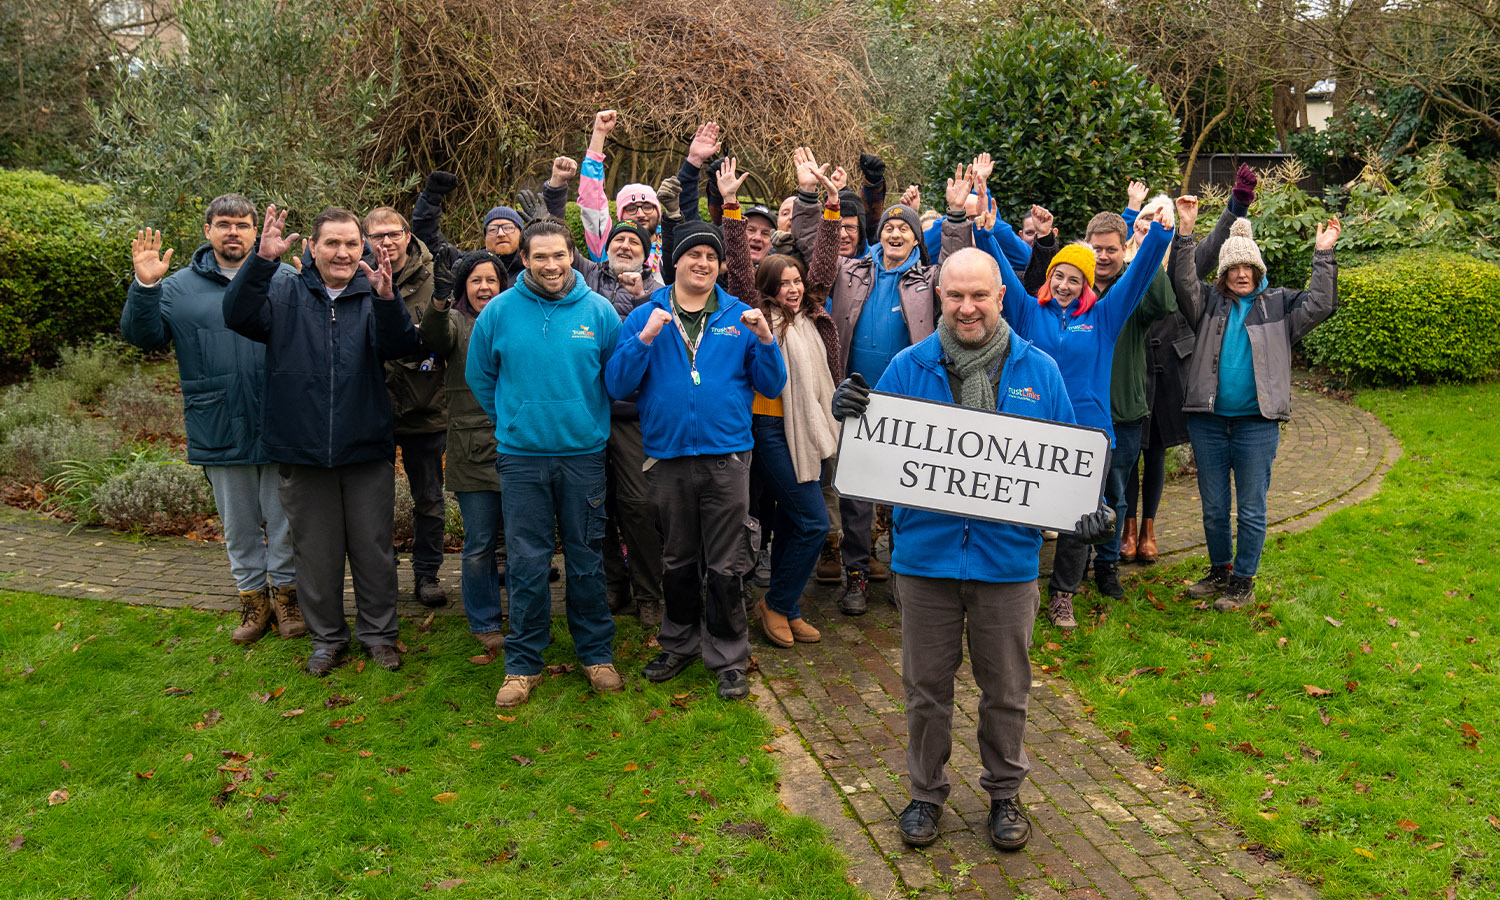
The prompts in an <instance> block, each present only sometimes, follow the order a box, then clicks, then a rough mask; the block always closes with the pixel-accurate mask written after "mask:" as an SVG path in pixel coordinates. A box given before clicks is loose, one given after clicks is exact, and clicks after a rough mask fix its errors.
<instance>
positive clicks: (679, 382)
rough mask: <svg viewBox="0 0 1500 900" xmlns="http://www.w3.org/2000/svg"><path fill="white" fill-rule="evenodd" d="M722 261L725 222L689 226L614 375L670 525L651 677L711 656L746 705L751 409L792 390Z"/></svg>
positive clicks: (626, 340) (763, 327)
mask: <svg viewBox="0 0 1500 900" xmlns="http://www.w3.org/2000/svg"><path fill="white" fill-rule="evenodd" d="M723 259H724V235H723V234H722V233H720V231H719V229H718V228H717V227H715V226H713V225H710V224H708V223H707V222H701V221H688V222H684V223H683V224H682V225H680V226H678V228H677V232H676V243H675V244H674V245H673V247H672V257H671V261H672V266H673V269H674V274H675V276H676V277H675V280H674V282H673V283H672V284H670V285H668V286H667V287H663V288H659V289H658V290H656V291H655V292H654V293H652V295H651V299H650V300H647V301H646V302H645V303H643V304H641V305H640V306H638V307H636V309H635V311H634V312H632V313H631V314H630V316H629V317H628V318H626V319H625V324H624V326H623V328H622V329H621V331H620V343H619V346H617V347H616V348H615V354H614V356H613V357H612V358H611V359H610V361H609V367H608V369H607V370H606V372H605V379H606V382H607V383H608V385H609V392H610V394H611V395H612V396H613V397H615V398H616V399H620V400H623V399H625V398H626V397H629V396H630V395H632V394H635V393H636V392H637V391H639V396H638V398H637V400H636V404H637V406H638V407H639V409H640V413H641V442H642V444H643V445H644V447H645V451H646V487H647V489H648V491H649V493H650V496H651V503H652V505H653V507H654V508H655V510H656V516H657V521H658V524H660V526H661V535H662V568H663V570H664V573H663V577H662V594H663V599H664V600H665V602H666V615H665V616H664V617H663V619H662V626H661V633H660V634H659V635H658V636H657V640H658V641H659V642H660V643H661V649H662V652H661V654H660V655H659V656H657V657H656V659H654V660H652V661H651V662H650V663H648V664H647V665H646V669H645V672H644V674H645V676H646V677H647V678H649V679H650V680H652V681H666V680H668V679H671V678H675V677H676V676H677V675H678V674H680V673H681V672H682V670H683V669H685V668H687V666H688V664H689V663H691V662H692V661H693V660H694V659H695V658H697V657H699V656H702V657H703V664H704V665H705V666H707V667H708V668H709V669H710V670H712V671H714V672H717V673H718V675H719V696H720V697H721V698H723V699H725V700H739V699H741V698H743V697H746V696H748V695H749V693H750V686H749V683H748V682H747V681H746V680H745V669H746V666H747V664H748V662H749V659H750V631H749V623H748V622H747V621H746V618H745V605H744V603H743V602H742V601H741V599H740V587H741V579H742V578H743V577H744V576H745V575H746V574H748V573H749V572H750V570H751V569H752V568H753V567H754V565H755V560H754V554H753V552H752V551H750V550H749V540H748V539H747V536H746V535H747V528H748V527H749V523H748V521H747V520H748V519H749V515H750V449H751V447H753V446H754V444H755V441H754V439H753V438H752V437H751V433H750V404H751V402H752V401H753V400H754V396H755V392H756V391H759V392H760V393H761V394H762V395H763V396H766V397H779V396H781V389H782V388H783V387H785V386H786V361H785V360H784V359H782V356H781V347H780V346H778V345H777V343H776V338H775V336H774V335H772V334H771V328H770V326H769V325H768V324H767V323H766V319H765V316H764V315H762V314H761V312H760V310H758V309H751V308H750V307H749V306H746V305H745V304H744V303H742V302H740V301H739V300H737V299H735V298H734V297H732V296H730V295H729V294H727V293H725V291H724V289H723V288H721V287H719V286H718V285H717V284H715V283H714V282H715V279H717V278H718V277H719V269H720V265H721V262H722V261H723ZM607 430H608V429H607V428H606V431H607Z"/></svg>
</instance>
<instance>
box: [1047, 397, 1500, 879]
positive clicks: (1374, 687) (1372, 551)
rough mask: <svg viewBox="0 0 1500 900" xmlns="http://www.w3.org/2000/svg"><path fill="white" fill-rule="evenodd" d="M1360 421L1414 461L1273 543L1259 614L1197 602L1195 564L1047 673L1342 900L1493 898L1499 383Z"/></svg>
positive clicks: (1055, 655) (1081, 636)
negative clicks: (1383, 430) (1383, 432)
mask: <svg viewBox="0 0 1500 900" xmlns="http://www.w3.org/2000/svg"><path fill="white" fill-rule="evenodd" d="M1358 402H1359V403H1360V404H1361V405H1362V406H1364V407H1365V408H1367V409H1369V410H1370V411H1371V412H1373V413H1374V414H1375V415H1376V416H1378V417H1379V418H1380V419H1381V421H1383V422H1385V423H1386V424H1387V425H1388V426H1389V427H1390V428H1391V430H1392V431H1393V432H1394V433H1395V434H1396V436H1397V438H1398V439H1399V440H1400V441H1401V443H1402V446H1403V450H1404V453H1405V455H1404V456H1403V458H1402V459H1401V460H1400V462H1399V463H1398V464H1397V465H1396V467H1395V469H1394V470H1393V471H1392V472H1391V473H1390V474H1389V475H1388V476H1387V477H1386V479H1385V482H1384V484H1383V485H1382V487H1381V489H1380V493H1379V495H1378V496H1377V497H1375V498H1374V499H1372V500H1369V501H1366V502H1365V503H1363V504H1362V505H1360V506H1357V507H1352V508H1349V509H1346V510H1343V511H1341V512H1338V513H1336V514H1334V515H1331V516H1329V517H1328V519H1326V520H1325V521H1324V522H1322V523H1321V524H1319V525H1318V526H1317V527H1316V528H1314V529H1312V530H1311V531H1309V532H1306V533H1303V534H1297V535H1291V536H1277V537H1275V538H1273V539H1272V541H1271V542H1270V543H1269V544H1268V546H1267V548H1266V554H1265V557H1264V560H1263V563H1262V568H1261V577H1259V578H1257V579H1256V581H1257V584H1256V593H1257V596H1258V598H1259V605H1257V606H1256V607H1254V608H1253V609H1247V610H1244V611H1241V612H1240V613H1239V614H1219V613H1215V612H1213V611H1212V610H1211V609H1208V610H1203V609H1198V608H1195V607H1194V604H1193V601H1190V600H1186V599H1183V598H1182V597H1181V590H1182V588H1183V586H1184V585H1185V584H1186V583H1187V582H1188V581H1190V580H1192V579H1194V578H1196V577H1198V575H1200V574H1201V571H1202V567H1203V562H1202V561H1201V560H1200V561H1198V562H1197V563H1195V564H1193V565H1185V566H1178V567H1175V568H1172V569H1168V570H1163V571H1161V572H1158V573H1153V574H1151V575H1148V576H1147V577H1146V578H1145V579H1143V580H1142V581H1141V582H1139V583H1137V584H1136V585H1135V586H1133V587H1132V588H1131V589H1130V591H1129V597H1128V599H1127V600H1126V601H1124V602H1123V603H1117V604H1116V605H1115V606H1114V608H1113V609H1112V610H1110V611H1109V612H1108V614H1107V615H1106V617H1105V619H1104V621H1103V622H1102V623H1098V622H1097V621H1093V620H1092V617H1090V621H1085V622H1084V623H1083V625H1084V627H1081V628H1080V629H1079V630H1078V632H1077V634H1076V635H1074V636H1073V637H1071V638H1067V639H1065V638H1064V637H1063V636H1062V634H1061V633H1060V632H1056V631H1052V632H1049V634H1050V636H1049V637H1041V638H1039V640H1042V641H1051V642H1054V643H1055V644H1060V645H1061V647H1060V649H1054V647H1053V645H1051V644H1048V645H1044V647H1043V649H1041V650H1039V651H1038V661H1039V662H1042V663H1047V664H1049V665H1058V664H1060V665H1061V673H1062V674H1064V675H1066V676H1067V677H1069V678H1070V679H1071V680H1072V681H1073V682H1074V683H1075V684H1076V685H1077V687H1078V688H1079V690H1080V691H1081V692H1082V693H1083V695H1084V697H1085V699H1086V701H1087V702H1088V703H1089V704H1091V705H1092V707H1093V708H1094V715H1095V717H1096V718H1097V720H1098V722H1099V724H1100V726H1101V727H1103V728H1104V729H1105V730H1106V731H1108V732H1110V733H1112V734H1115V735H1116V736H1117V738H1118V739H1120V740H1122V741H1124V742H1126V743H1128V744H1129V745H1130V746H1131V748H1132V749H1133V751H1134V752H1135V753H1136V755H1137V756H1139V757H1141V758H1142V759H1145V760H1148V761H1151V762H1153V763H1155V764H1156V765H1159V766H1161V767H1162V768H1163V769H1164V770H1165V774H1166V776H1167V777H1169V778H1172V779H1175V780H1179V781H1181V782H1184V783H1185V784H1187V785H1191V786H1194V787H1196V788H1197V789H1199V790H1201V791H1202V793H1203V794H1204V795H1206V796H1207V797H1208V798H1209V799H1210V800H1211V801H1212V802H1213V803H1214V804H1215V805H1216V806H1217V807H1218V808H1219V809H1220V810H1221V811H1222V812H1223V813H1224V814H1225V815H1226V816H1227V817H1228V818H1229V819H1230V820H1231V821H1233V822H1234V823H1235V824H1237V825H1239V826H1240V827H1241V828H1243V829H1244V830H1245V832H1246V833H1247V834H1248V835H1249V837H1250V839H1251V841H1254V842H1259V843H1261V844H1263V845H1264V846H1265V847H1266V848H1268V849H1269V850H1271V851H1272V852H1275V853H1281V854H1284V855H1285V863H1286V864H1287V865H1288V866H1290V867H1291V868H1292V869H1294V870H1296V871H1299V872H1302V873H1304V874H1306V875H1309V876H1313V877H1316V878H1319V879H1322V882H1323V887H1322V891H1323V894H1324V896H1325V897H1327V898H1330V900H1340V898H1354V897H1361V898H1363V897H1407V896H1410V897H1460V898H1468V897H1472V898H1493V897H1495V896H1497V894H1500V711H1497V707H1500V678H1497V675H1496V669H1497V666H1500V659H1497V650H1500V602H1497V601H1500V425H1497V421H1496V418H1495V416H1496V412H1495V411H1496V410H1497V409H1500V384H1485V385H1479V386H1472V387H1443V388H1431V389H1406V390H1382V391H1369V392H1366V393H1362V394H1361V395H1359V398H1358ZM1274 487H1275V485H1274V483H1273V485H1272V488H1273V489H1274ZM1091 608H1092V605H1091V604H1088V603H1086V604H1085V609H1091ZM1080 618H1084V617H1082V616H1081V617H1080Z"/></svg>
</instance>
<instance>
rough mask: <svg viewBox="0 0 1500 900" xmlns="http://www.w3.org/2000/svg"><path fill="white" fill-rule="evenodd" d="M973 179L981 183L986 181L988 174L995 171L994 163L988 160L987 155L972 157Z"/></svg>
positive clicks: (988, 156)
mask: <svg viewBox="0 0 1500 900" xmlns="http://www.w3.org/2000/svg"><path fill="white" fill-rule="evenodd" d="M973 167H974V177H975V178H976V179H977V180H978V181H979V182H981V183H983V182H985V181H988V180H989V177H990V173H991V172H993V171H995V161H994V160H992V159H990V155H989V154H988V153H981V154H979V155H978V156H976V157H974V164H973Z"/></svg>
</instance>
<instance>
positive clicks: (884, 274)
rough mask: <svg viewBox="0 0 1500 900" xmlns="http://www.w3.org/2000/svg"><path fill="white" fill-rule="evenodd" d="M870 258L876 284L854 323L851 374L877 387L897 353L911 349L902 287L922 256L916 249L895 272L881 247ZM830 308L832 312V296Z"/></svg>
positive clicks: (829, 300) (850, 359) (850, 354)
mask: <svg viewBox="0 0 1500 900" xmlns="http://www.w3.org/2000/svg"><path fill="white" fill-rule="evenodd" d="M869 256H870V258H871V259H873V260H874V261H875V265H874V267H873V271H874V272H875V283H874V284H873V285H871V286H870V296H869V297H867V298H865V305H864V306H863V307H861V308H860V311H859V320H858V321H857V322H855V323H854V333H853V334H852V335H850V336H849V363H848V371H850V372H858V373H859V374H861V375H863V376H864V377H865V381H867V382H869V383H870V384H874V383H875V382H877V381H879V380H880V376H881V375H883V374H885V367H886V366H888V365H890V364H891V360H892V359H894V358H895V356H896V354H897V353H900V352H901V351H902V350H905V349H906V348H907V347H910V346H911V330H910V329H908V328H907V327H906V317H905V316H903V315H902V313H901V288H900V285H901V276H902V275H904V274H906V273H907V272H908V271H910V269H911V267H912V266H914V265H916V264H917V261H918V260H919V259H920V258H921V254H919V253H917V252H916V251H915V250H913V251H912V253H911V254H910V255H909V256H907V257H906V261H905V262H903V263H901V265H899V266H897V267H896V268H894V269H886V267H885V263H884V262H883V260H884V249H883V248H882V247H881V246H880V245H879V244H876V245H874V246H872V247H871V248H870V249H869ZM933 259H937V257H935V256H934V257H933ZM828 306H829V309H830V311H832V308H833V296H832V294H830V295H829V298H828Z"/></svg>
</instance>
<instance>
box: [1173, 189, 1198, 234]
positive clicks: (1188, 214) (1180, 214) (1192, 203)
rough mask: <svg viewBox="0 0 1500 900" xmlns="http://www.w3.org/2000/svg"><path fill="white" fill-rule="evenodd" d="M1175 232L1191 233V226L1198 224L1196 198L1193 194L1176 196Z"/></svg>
mask: <svg viewBox="0 0 1500 900" xmlns="http://www.w3.org/2000/svg"><path fill="white" fill-rule="evenodd" d="M1176 205H1177V233H1178V234H1192V233H1193V227H1194V226H1195V225H1197V224H1198V198H1197V196H1195V195H1193V194H1183V195H1182V196H1181V197H1178V198H1177V204H1176Z"/></svg>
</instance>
